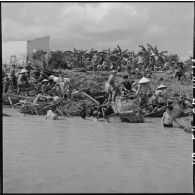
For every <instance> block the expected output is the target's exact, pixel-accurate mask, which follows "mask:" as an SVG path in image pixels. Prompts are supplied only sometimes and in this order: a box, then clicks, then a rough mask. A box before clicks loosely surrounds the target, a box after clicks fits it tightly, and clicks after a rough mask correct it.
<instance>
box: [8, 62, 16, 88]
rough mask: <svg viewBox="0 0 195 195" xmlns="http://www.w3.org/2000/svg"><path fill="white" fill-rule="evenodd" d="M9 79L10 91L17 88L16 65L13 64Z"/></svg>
mask: <svg viewBox="0 0 195 195" xmlns="http://www.w3.org/2000/svg"><path fill="white" fill-rule="evenodd" d="M9 77H10V82H11V86H12V89H13V90H14V89H16V88H17V78H16V65H15V64H12V68H11V70H10V74H9Z"/></svg>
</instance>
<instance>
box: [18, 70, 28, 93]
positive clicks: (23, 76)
mask: <svg viewBox="0 0 195 195" xmlns="http://www.w3.org/2000/svg"><path fill="white" fill-rule="evenodd" d="M27 72H28V71H27V70H26V69H25V68H23V69H22V70H21V71H20V73H19V74H18V80H17V85H18V89H17V92H18V93H19V92H20V90H21V89H22V90H24V89H25V88H26V87H27V85H28V75H27Z"/></svg>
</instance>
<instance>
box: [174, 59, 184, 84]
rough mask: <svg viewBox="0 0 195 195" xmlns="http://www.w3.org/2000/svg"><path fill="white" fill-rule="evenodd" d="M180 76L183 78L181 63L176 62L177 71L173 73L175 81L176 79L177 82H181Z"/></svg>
mask: <svg viewBox="0 0 195 195" xmlns="http://www.w3.org/2000/svg"><path fill="white" fill-rule="evenodd" d="M182 76H183V63H182V62H178V63H177V70H176V72H175V79H178V81H181V77H182Z"/></svg>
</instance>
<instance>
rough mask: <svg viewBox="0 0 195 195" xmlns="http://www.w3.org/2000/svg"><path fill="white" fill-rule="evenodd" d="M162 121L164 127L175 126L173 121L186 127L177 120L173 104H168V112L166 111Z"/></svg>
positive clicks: (181, 126)
mask: <svg viewBox="0 0 195 195" xmlns="http://www.w3.org/2000/svg"><path fill="white" fill-rule="evenodd" d="M161 122H162V124H163V126H164V127H173V122H175V123H176V124H177V125H178V126H179V127H180V128H185V127H184V126H183V125H181V124H180V123H179V122H178V121H177V120H176V116H175V113H174V112H173V106H171V105H169V106H167V110H166V112H164V114H163V117H162V119H161Z"/></svg>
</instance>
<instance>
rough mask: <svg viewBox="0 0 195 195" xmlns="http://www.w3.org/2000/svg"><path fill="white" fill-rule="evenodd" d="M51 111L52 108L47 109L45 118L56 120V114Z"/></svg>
mask: <svg viewBox="0 0 195 195" xmlns="http://www.w3.org/2000/svg"><path fill="white" fill-rule="evenodd" d="M53 111H54V110H48V111H47V114H46V115H45V119H49V120H57V119H58V115H57V114H56V113H54V112H53Z"/></svg>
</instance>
